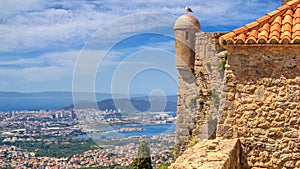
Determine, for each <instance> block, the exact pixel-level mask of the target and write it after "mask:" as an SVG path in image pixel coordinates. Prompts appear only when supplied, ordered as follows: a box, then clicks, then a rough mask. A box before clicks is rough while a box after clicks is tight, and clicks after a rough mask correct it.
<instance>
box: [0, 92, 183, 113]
mask: <svg viewBox="0 0 300 169" xmlns="http://www.w3.org/2000/svg"><path fill="white" fill-rule="evenodd" d="M73 95H75V96H76V98H79V99H77V100H76V101H77V102H79V103H78V104H76V107H83V108H91V107H92V106H94V107H97V105H98V106H99V108H100V109H101V110H105V109H115V108H116V107H118V108H120V106H119V105H120V104H121V105H122V104H125V103H128V99H127V100H126V99H120V98H126V95H125V94H117V95H114V98H117V100H119V101H120V102H119V101H118V102H117V103H118V104H117V105H118V106H115V105H114V102H116V99H114V101H113V100H112V95H111V94H107V93H96V94H95V93H83V92H82V93H72V92H60V91H58V92H35V93H20V92H3V91H0V111H16V110H57V109H61V108H62V107H64V108H66V109H68V107H69V108H71V107H72V106H73V107H74V105H73ZM94 96H96V100H97V101H98V103H97V105H96V106H95V105H92V104H91V98H94ZM131 98H132V99H129V100H130V101H131V102H132V104H133V105H134V106H135V107H136V108H137V109H138V110H145V109H149V107H150V103H149V97H148V96H145V95H142V94H137V95H132V96H131ZM166 98H167V101H168V102H167V106H166V110H174V108H175V110H176V107H177V96H167V97H166ZM151 99H152V100H153V99H154V100H156V101H154V102H153V103H155V104H161V102H162V100H163V98H155V97H151ZM119 103H120V104H119ZM66 105H70V106H66ZM125 105H126V104H125ZM147 105H148V107H147ZM175 105H176V106H175ZM121 107H122V106H121ZM125 107H126V106H125ZM125 109H128V107H127V108H125Z"/></svg>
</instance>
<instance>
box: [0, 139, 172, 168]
mask: <svg viewBox="0 0 300 169" xmlns="http://www.w3.org/2000/svg"><path fill="white" fill-rule="evenodd" d="M173 139H174V136H172V135H161V136H153V137H151V138H150V140H149V142H150V144H149V146H150V148H151V156H152V157H151V158H152V162H153V166H159V165H160V164H164V163H171V162H173V157H172V156H173V155H172V154H173V144H174V143H173V142H172V141H173ZM157 140H159V141H157ZM138 145H139V144H138V143H129V144H126V145H121V146H113V147H109V148H105V149H102V148H98V149H95V150H88V151H86V152H84V153H83V154H76V155H73V156H72V157H66V158H55V157H37V156H36V155H35V153H34V152H27V151H26V150H22V149H20V148H17V147H15V146H0V166H2V167H8V166H9V167H13V168H20V169H25V168H42V169H47V168H49V169H50V168H51V169H56V168H61V169H64V168H65V169H67V168H83V167H97V166H104V167H108V166H115V165H120V166H128V165H130V164H131V162H132V160H133V159H134V157H135V156H136V154H137V150H138Z"/></svg>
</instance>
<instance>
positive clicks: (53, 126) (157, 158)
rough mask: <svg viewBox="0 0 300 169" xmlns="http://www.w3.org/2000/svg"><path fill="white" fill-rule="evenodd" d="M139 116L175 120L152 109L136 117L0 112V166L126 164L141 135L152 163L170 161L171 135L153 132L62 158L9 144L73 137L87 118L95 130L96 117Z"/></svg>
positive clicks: (132, 120) (122, 120)
mask: <svg viewBox="0 0 300 169" xmlns="http://www.w3.org/2000/svg"><path fill="white" fill-rule="evenodd" d="M83 117H85V118H83ZM139 118H142V120H145V119H148V122H149V121H150V122H152V123H154V124H158V123H165V122H166V121H168V120H169V121H170V122H173V120H175V118H174V115H173V114H168V113H164V112H160V113H154V112H153V113H149V114H144V115H140V116H138V117H135V116H131V117H125V116H124V115H122V114H121V113H120V112H119V111H111V110H107V111H100V110H94V111H93V110H77V111H76V112H75V111H73V110H57V111H18V112H17V111H14V112H0V166H4V167H5V166H6V167H13V168H42V169H44V168H62V169H63V168H83V167H96V166H114V165H121V166H128V165H130V164H131V162H132V160H133V159H134V157H135V156H136V154H137V150H138V145H139V143H138V141H139V140H141V139H147V141H148V142H149V146H150V148H151V152H152V153H151V154H152V159H153V166H157V165H160V164H163V163H170V162H172V160H173V158H172V150H173V146H174V139H175V138H174V135H155V136H152V137H147V138H145V137H144V136H140V137H139V136H137V137H134V139H133V138H130V139H133V140H135V141H133V142H130V141H128V140H127V143H124V144H120V145H119V144H118V146H116V145H111V146H108V147H105V148H103V147H102V148H97V149H94V150H88V151H86V152H84V153H82V154H75V155H73V156H71V157H64V158H55V157H41V156H38V153H37V152H29V151H28V150H25V149H21V147H16V146H12V145H14V144H13V143H15V142H36V141H42V142H44V143H45V144H46V143H48V142H47V140H52V141H53V139H54V140H55V138H66V137H70V138H76V136H78V135H82V134H85V133H84V132H87V131H88V130H86V129H88V127H86V128H85V125H86V123H83V122H82V121H87V122H88V123H89V128H91V129H93V131H95V130H97V123H98V122H99V121H104V122H109V124H115V125H117V124H127V125H130V124H132V125H136V124H137V122H141V120H140V119H139ZM114 122H115V123H114ZM82 128H84V129H82ZM125 129H126V128H125ZM83 131H84V132H83ZM126 132H131V131H126ZM106 139H110V138H106ZM115 139H117V138H115ZM122 139H126V138H122ZM120 142H122V140H121V141H120ZM125 142H126V141H125ZM49 143H51V141H49ZM100 146H101V145H100Z"/></svg>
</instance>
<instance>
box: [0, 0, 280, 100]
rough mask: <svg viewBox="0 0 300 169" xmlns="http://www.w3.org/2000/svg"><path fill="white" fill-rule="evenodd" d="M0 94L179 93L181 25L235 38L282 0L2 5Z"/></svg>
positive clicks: (8, 1)
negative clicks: (184, 19) (189, 16)
mask: <svg viewBox="0 0 300 169" xmlns="http://www.w3.org/2000/svg"><path fill="white" fill-rule="evenodd" d="M0 3H1V6H0V44H1V45H0V79H1V80H0V91H17V92H40V91H83V92H104V93H111V92H116V93H127V92H130V93H140V94H147V93H151V92H157V93H159V94H168V95H169V94H177V79H176V78H177V72H176V68H175V52H174V37H173V34H174V31H173V26H174V23H175V20H176V18H177V17H179V16H180V15H183V14H185V11H184V7H185V6H190V7H191V8H192V9H193V11H194V13H193V15H194V16H195V17H197V18H198V20H199V21H200V24H201V31H203V32H216V31H223V32H227V31H231V30H232V29H235V28H238V27H241V26H243V25H245V24H247V23H249V22H252V21H254V20H255V19H257V18H259V17H262V16H264V15H265V14H266V13H268V12H270V11H272V10H274V9H276V8H277V7H279V6H280V5H281V1H280V0H248V1H244V0H222V1H220V0H171V1H166V0H147V1H144V0H127V1H123V0H107V1H102V0H48V1H43V0H25V1H24V0H0Z"/></svg>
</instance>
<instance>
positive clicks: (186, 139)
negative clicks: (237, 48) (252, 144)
mask: <svg viewBox="0 0 300 169" xmlns="http://www.w3.org/2000/svg"><path fill="white" fill-rule="evenodd" d="M221 35H222V33H202V32H199V33H197V34H196V44H195V53H196V55H195V63H194V68H192V69H190V68H182V67H181V68H178V72H179V79H178V84H179V87H178V88H179V93H178V107H177V120H176V144H177V145H176V147H175V149H176V152H177V153H179V154H181V153H182V152H183V151H184V150H185V149H186V148H187V147H188V146H189V144H190V142H191V140H193V139H194V140H199V141H201V140H205V139H208V138H215V130H216V126H217V119H216V115H217V114H218V111H219V105H220V104H219V103H220V96H219V95H220V91H221V89H222V85H223V73H224V72H223V70H222V69H220V68H219V67H218V64H219V62H220V61H221V60H223V59H224V49H223V48H222V47H221V46H220V45H219V41H218V37H219V36H221Z"/></svg>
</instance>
